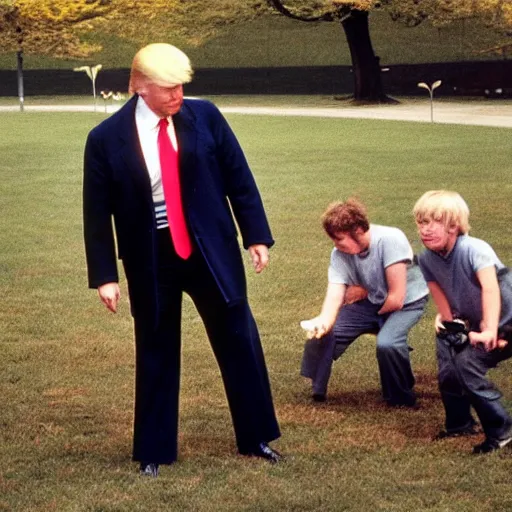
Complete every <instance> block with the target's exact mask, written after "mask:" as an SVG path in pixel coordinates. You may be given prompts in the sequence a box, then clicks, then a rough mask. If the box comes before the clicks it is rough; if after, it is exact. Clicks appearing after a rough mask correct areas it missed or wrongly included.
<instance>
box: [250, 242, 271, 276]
mask: <svg viewBox="0 0 512 512" xmlns="http://www.w3.org/2000/svg"><path fill="white" fill-rule="evenodd" d="M249 254H250V256H251V260H252V266H253V267H254V270H255V271H256V273H257V274H259V273H260V272H261V271H262V270H263V269H264V268H265V267H266V266H267V265H268V262H269V254H268V247H267V246H266V245H263V244H255V245H251V246H250V247H249Z"/></svg>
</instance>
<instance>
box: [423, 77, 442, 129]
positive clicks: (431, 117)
mask: <svg viewBox="0 0 512 512" xmlns="http://www.w3.org/2000/svg"><path fill="white" fill-rule="evenodd" d="M441 84H442V82H441V80H436V81H435V82H434V83H433V84H432V85H431V86H429V85H427V84H426V83H425V82H420V83H419V84H418V87H421V88H422V89H427V91H428V93H429V95H430V122H432V123H433V122H434V89H437V88H438V87H439V86H440V85H441Z"/></svg>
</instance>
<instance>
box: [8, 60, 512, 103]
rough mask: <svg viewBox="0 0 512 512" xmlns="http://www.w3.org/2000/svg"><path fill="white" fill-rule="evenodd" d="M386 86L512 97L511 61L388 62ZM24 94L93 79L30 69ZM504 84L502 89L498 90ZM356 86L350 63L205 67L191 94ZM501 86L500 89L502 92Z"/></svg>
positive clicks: (73, 91) (114, 73)
mask: <svg viewBox="0 0 512 512" xmlns="http://www.w3.org/2000/svg"><path fill="white" fill-rule="evenodd" d="M128 76H129V70H127V69H104V70H102V71H100V72H99V74H98V77H97V80H96V88H97V90H98V91H101V90H106V89H108V90H112V91H121V92H123V91H126V89H127V84H128ZM382 79H383V83H384V87H385V92H386V93H388V94H391V95H393V94H395V95H416V94H425V91H421V90H420V89H418V86H417V84H418V82H427V83H429V84H430V83H432V82H434V81H435V80H442V81H443V85H442V87H440V88H439V89H437V90H436V95H438V96H441V95H446V96H453V95H476V96H479V95H482V96H500V95H501V96H503V97H505V96H507V97H512V61H510V60H503V61H484V62H453V63H438V64H415V65H406V64H400V65H396V66H394V65H390V66H388V67H383V72H382ZM24 88H25V96H47V95H61V94H66V95H82V94H84V95H87V94H91V82H90V80H89V78H88V77H87V76H86V74H85V73H81V72H74V71H73V70H71V69H69V70H26V71H25V72H24ZM500 90H501V92H499V91H500ZM352 91H353V75H352V68H351V67H350V66H308V67H281V68H202V69H201V68H200V69H197V70H196V71H195V75H194V80H193V81H192V82H191V83H190V84H187V86H186V89H185V92H186V94H188V95H213V94H329V95H330V94H333V95H337V94H349V93H351V92H352ZM497 91H498V92H497ZM0 96H17V79H16V71H6V70H0Z"/></svg>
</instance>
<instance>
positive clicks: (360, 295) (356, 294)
mask: <svg viewBox="0 0 512 512" xmlns="http://www.w3.org/2000/svg"><path fill="white" fill-rule="evenodd" d="M366 297H368V292H367V291H366V289H365V288H363V287H362V286H359V285H357V284H351V285H349V286H347V289H346V290H345V297H344V298H343V305H345V306H347V305H349V304H354V302H359V301H360V300H363V299H366Z"/></svg>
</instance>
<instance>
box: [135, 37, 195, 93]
mask: <svg viewBox="0 0 512 512" xmlns="http://www.w3.org/2000/svg"><path fill="white" fill-rule="evenodd" d="M192 74H193V71H192V66H191V64H190V60H189V58H188V57H187V56H186V55H185V54H184V53H183V52H182V51H181V50H180V49H179V48H176V47H175V46H172V45H171V44H167V43H152V44H148V45H147V46H144V48H141V49H140V50H139V51H138V52H137V53H136V54H135V57H134V58H133V62H132V68H131V72H130V84H129V91H130V94H133V93H136V92H139V90H140V88H141V87H143V86H144V84H145V83H147V82H148V81H149V82H151V83H154V84H156V85H160V86H163V87H173V86H175V85H180V84H186V83H188V82H190V81H191V80H192Z"/></svg>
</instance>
